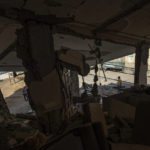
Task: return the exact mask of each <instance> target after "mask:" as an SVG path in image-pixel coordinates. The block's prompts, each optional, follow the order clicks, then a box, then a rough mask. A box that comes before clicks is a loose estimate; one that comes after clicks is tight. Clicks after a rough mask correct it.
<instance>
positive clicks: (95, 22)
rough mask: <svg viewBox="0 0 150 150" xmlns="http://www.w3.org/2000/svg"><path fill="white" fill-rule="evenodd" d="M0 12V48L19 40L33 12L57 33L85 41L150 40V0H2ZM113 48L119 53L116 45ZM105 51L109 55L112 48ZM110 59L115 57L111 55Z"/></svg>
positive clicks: (134, 41)
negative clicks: (19, 33)
mask: <svg viewBox="0 0 150 150" xmlns="http://www.w3.org/2000/svg"><path fill="white" fill-rule="evenodd" d="M0 12H1V14H0V16H1V17H0V41H1V43H2V44H1V45H0V50H5V49H6V48H7V47H8V46H9V45H10V44H11V43H13V42H14V41H15V39H16V35H15V31H16V29H19V28H21V24H23V23H24V21H26V20H27V19H31V20H32V19H33V16H35V17H36V18H38V19H37V20H38V21H39V22H40V21H41V22H42V21H43V22H45V23H47V24H50V26H51V27H52V29H53V32H54V33H59V34H67V35H70V36H76V37H78V38H82V40H81V42H82V41H83V39H87V38H88V39H101V40H102V41H109V42H113V43H119V44H124V45H131V46H136V45H137V44H138V43H139V42H141V41H145V42H146V43H148V44H149V43H150V33H149V32H150V26H149V24H150V22H149V16H150V1H149V0H132V1H131V0H111V1H110V0H76V1H74V0H61V1H59V0H14V1H13V2H12V1H11V0H1V1H0ZM41 18H44V19H41ZM10 34H11V35H10ZM73 38H74V37H73ZM73 38H72V39H73ZM67 42H68V39H67ZM55 43H56V42H55ZM65 43H66V42H65ZM56 44H57V43H56ZM68 45H69V43H68ZM109 45H111V44H109ZM102 46H103V45H102ZM66 47H67V44H66ZM108 47H109V46H108ZM72 49H74V50H75V48H72ZM102 49H105V48H102ZM111 49H112V50H111V51H112V52H114V53H115V51H116V49H115V47H114V45H112V47H111ZM114 49H115V50H114ZM121 49H122V51H125V49H126V50H127V49H133V48H131V47H130V48H129V47H125V46H124V47H121ZM80 50H81V51H82V50H84V49H80ZM86 50H88V49H86ZM102 51H103V50H102ZM104 51H106V52H104V54H105V55H106V53H107V51H109V50H108V49H107V50H104ZM132 52H133V51H132ZM84 53H85V52H84ZM120 53H122V52H120ZM129 53H131V52H125V54H129ZM107 54H108V53H107ZM117 54H119V53H118V52H117ZM115 56H116V54H115ZM118 56H119V57H121V56H120V55H118ZM109 59H114V58H111V57H109V55H108V60H109Z"/></svg>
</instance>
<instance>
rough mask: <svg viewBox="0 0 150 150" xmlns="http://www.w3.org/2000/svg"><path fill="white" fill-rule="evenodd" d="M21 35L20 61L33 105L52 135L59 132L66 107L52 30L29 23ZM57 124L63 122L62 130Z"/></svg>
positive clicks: (42, 124)
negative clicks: (62, 112)
mask: <svg viewBox="0 0 150 150" xmlns="http://www.w3.org/2000/svg"><path fill="white" fill-rule="evenodd" d="M17 33H18V48H17V53H18V57H20V58H21V59H22V60H23V64H24V66H25V68H26V69H27V72H26V77H25V81H26V84H27V86H28V88H29V98H30V100H29V101H30V104H31V107H32V108H33V109H34V110H35V111H36V113H37V116H38V118H39V122H40V124H41V126H42V129H43V130H44V132H47V134H48V133H50V132H52V128H55V129H56V128H59V127H58V126H59V125H60V124H59V123H60V122H61V118H62V114H61V113H60V112H61V109H62V107H63V94H62V88H61V85H60V81H59V80H60V79H59V75H58V72H57V70H56V69H55V67H56V64H55V60H56V58H55V52H54V46H53V45H54V43H53V37H52V34H51V30H50V27H49V26H48V25H44V24H42V23H36V22H28V23H27V24H26V25H25V27H24V28H23V29H22V30H19V31H18V32H17ZM57 110H58V113H57ZM52 114H54V115H52ZM57 120H58V121H57ZM55 121H56V122H57V123H58V122H59V123H58V124H59V125H58V124H57V125H58V126H57V125H56V124H53V123H54V122H55ZM52 122H53V123H52ZM44 125H45V126H44ZM52 126H53V127H52Z"/></svg>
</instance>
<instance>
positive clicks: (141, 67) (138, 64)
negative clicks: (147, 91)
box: [134, 43, 149, 85]
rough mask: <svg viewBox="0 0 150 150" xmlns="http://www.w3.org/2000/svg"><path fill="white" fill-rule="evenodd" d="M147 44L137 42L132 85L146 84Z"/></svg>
mask: <svg viewBox="0 0 150 150" xmlns="http://www.w3.org/2000/svg"><path fill="white" fill-rule="evenodd" d="M148 57H149V45H147V44H144V43H143V44H139V45H138V46H137V48H136V56H135V76H134V85H147V70H148Z"/></svg>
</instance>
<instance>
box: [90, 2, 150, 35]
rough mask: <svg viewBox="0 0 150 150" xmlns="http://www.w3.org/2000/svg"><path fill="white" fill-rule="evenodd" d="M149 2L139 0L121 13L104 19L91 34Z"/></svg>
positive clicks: (103, 29)
mask: <svg viewBox="0 0 150 150" xmlns="http://www.w3.org/2000/svg"><path fill="white" fill-rule="evenodd" d="M149 3H150V0H141V1H140V2H139V3H137V4H135V5H134V6H133V7H131V8H129V9H128V10H125V11H123V12H122V13H120V14H118V15H116V16H115V17H112V18H110V19H108V20H106V21H105V22H104V23H103V24H102V25H101V26H100V27H98V28H96V29H94V30H93V31H92V32H93V34H96V33H97V32H103V31H105V29H106V28H107V27H108V26H109V25H111V24H113V23H115V22H117V21H119V20H121V19H123V18H125V17H128V16H129V15H131V14H132V13H134V12H136V11H138V10H140V9H142V8H143V7H144V6H146V5H148V4H149Z"/></svg>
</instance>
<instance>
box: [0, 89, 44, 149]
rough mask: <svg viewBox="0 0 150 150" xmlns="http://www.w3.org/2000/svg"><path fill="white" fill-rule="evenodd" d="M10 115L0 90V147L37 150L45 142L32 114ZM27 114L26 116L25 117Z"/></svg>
mask: <svg viewBox="0 0 150 150" xmlns="http://www.w3.org/2000/svg"><path fill="white" fill-rule="evenodd" d="M25 116H26V119H21V117H20V115H11V114H10V113H9V110H8V107H7V105H6V103H5V101H4V98H3V95H2V93H1V91H0V135H1V136H0V149H1V150H30V149H32V150H37V149H39V148H40V147H41V146H42V145H43V144H45V142H46V136H45V135H44V134H42V133H41V132H40V131H39V126H38V122H37V120H36V119H34V117H33V116H28V115H23V117H25ZM27 116H28V117H27Z"/></svg>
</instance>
